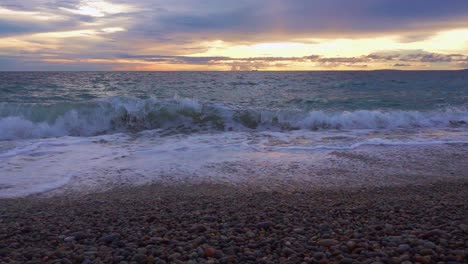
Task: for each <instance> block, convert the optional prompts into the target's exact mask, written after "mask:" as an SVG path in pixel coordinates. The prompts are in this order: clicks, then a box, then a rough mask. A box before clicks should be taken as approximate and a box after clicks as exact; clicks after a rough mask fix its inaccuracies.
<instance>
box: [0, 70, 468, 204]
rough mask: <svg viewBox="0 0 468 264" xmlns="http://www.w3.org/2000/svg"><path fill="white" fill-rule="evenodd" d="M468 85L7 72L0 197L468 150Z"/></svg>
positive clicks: (443, 76)
mask: <svg viewBox="0 0 468 264" xmlns="http://www.w3.org/2000/svg"><path fill="white" fill-rule="evenodd" d="M467 84H468V72H467V71H444V72H399V71H375V72H240V73H237V72H182V73H176V72H169V73H157V72H156V73H152V72H151V73H150V72H132V73H126V72H66V73H52V72H51V73H49V72H45V73H39V72H34V73H26V72H15V73H0V197H12V196H22V195H28V194H32V193H37V192H44V191H48V190H52V189H55V188H59V187H63V186H66V185H67V184H70V183H71V182H72V183H73V185H75V186H77V188H78V189H79V188H83V189H99V188H100V187H99V186H104V185H107V184H109V183H112V184H120V183H124V184H128V183H130V184H131V183H147V182H152V181H158V180H164V179H169V180H193V181H196V180H197V179H202V178H203V179H209V180H213V181H221V182H227V183H238V182H243V181H249V179H250V178H251V177H252V175H254V174H255V175H256V177H262V175H263V176H265V177H270V176H271V174H275V173H276V172H278V171H280V170H282V169H285V170H286V169H288V168H289V169H291V166H293V167H294V166H299V167H301V168H309V167H310V166H312V165H315V164H325V163H326V162H328V161H329V155H330V152H333V151H352V150H356V149H360V148H366V147H369V146H373V149H377V150H376V155H377V152H378V151H380V150H381V149H382V148H386V147H389V146H410V147H411V148H413V149H417V148H421V149H423V148H425V147H427V146H433V147H434V148H443V147H444V146H448V144H455V143H456V144H459V145H460V144H461V146H465V145H463V144H465V143H468V124H467V123H468V100H467V99H468V86H467ZM465 148H466V147H465ZM379 149H380V150H379ZM239 164H242V166H241V167H239ZM253 172H254V173H253ZM279 175H282V176H278V177H283V178H284V177H289V178H294V177H295V175H294V174H291V175H287V174H281V173H279Z"/></svg>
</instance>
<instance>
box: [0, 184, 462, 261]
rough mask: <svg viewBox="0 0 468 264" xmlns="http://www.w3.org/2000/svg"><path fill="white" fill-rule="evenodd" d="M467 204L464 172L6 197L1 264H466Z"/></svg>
mask: <svg viewBox="0 0 468 264" xmlns="http://www.w3.org/2000/svg"><path fill="white" fill-rule="evenodd" d="M466 200H468V181H467V179H466V178H463V177H462V178H461V179H454V180H452V181H443V182H441V181H439V182H433V183H421V184H410V185H408V186H387V187H375V186H374V187H372V186H369V187H328V188H325V187H321V188H302V189H298V190H289V191H287V190H284V191H281V190H271V191H262V190H260V189H255V188H241V187H233V186H227V185H222V184H207V183H205V184H180V185H172V186H167V185H160V184H154V185H146V186H139V187H122V188H116V189H112V190H109V191H105V192H101V193H91V194H84V195H82V196H71V195H68V196H67V195H65V196H55V197H49V198H41V199H38V197H34V196H30V197H27V198H15V199H3V200H0V220H1V225H0V260H1V262H6V263H10V262H11V263H14V262H28V261H30V263H40V262H53V261H55V260H57V261H60V262H61V263H100V262H104V263H108V262H120V261H126V262H127V263H236V262H242V263H277V262H281V263H300V262H305V263H367V262H369V263H371V262H372V261H381V262H384V263H409V262H405V261H411V262H420V263H436V262H450V261H451V262H452V263H463V262H464V261H466V260H467V255H468V251H467V250H466V243H467V242H466V240H465V238H466V236H467V234H468V225H467V219H466V216H467V206H466V204H465V203H464V201H466ZM124 263H125V262H124Z"/></svg>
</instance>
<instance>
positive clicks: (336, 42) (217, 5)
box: [0, 0, 468, 71]
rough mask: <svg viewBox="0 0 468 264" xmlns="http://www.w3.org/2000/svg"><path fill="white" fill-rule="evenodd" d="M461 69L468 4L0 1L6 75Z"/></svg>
mask: <svg viewBox="0 0 468 264" xmlns="http://www.w3.org/2000/svg"><path fill="white" fill-rule="evenodd" d="M464 68H468V1H467V0H446V1H442V0H236V1H232V0H229V1H225V0H132V1H130V0H128V1H124V0H0V71H37V70H38V71H44V70H51V71H56V70H121V71H176V70H183V71H197V70H213V71H218V70H220V71H230V70H236V71H237V70H245V71H250V70H376V69H399V70H453V69H464Z"/></svg>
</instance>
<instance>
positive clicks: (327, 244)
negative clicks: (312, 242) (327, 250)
mask: <svg viewBox="0 0 468 264" xmlns="http://www.w3.org/2000/svg"><path fill="white" fill-rule="evenodd" d="M338 243H339V242H338V241H337V240H335V239H321V240H319V241H318V242H317V244H318V245H320V246H322V247H331V246H334V245H336V244H338Z"/></svg>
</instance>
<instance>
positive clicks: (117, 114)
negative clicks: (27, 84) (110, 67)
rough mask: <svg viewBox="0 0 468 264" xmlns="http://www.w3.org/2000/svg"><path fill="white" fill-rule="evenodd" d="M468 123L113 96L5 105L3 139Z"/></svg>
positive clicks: (456, 112)
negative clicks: (157, 130)
mask: <svg viewBox="0 0 468 264" xmlns="http://www.w3.org/2000/svg"><path fill="white" fill-rule="evenodd" d="M460 126H463V127H464V126H467V127H468V107H466V106H461V107H452V108H443V109H436V110H432V111H403V110H358V111H321V110H317V111H310V112H303V111H297V110H258V109H240V108H237V107H235V106H230V105H222V104H212V103H202V102H198V101H196V100H193V99H185V98H174V99H171V100H159V99H154V98H152V99H136V98H129V97H113V98H106V99H101V100H96V101H89V102H81V103H57V104H21V103H0V140H14V139H23V138H47V137H59V136H94V135H101V134H112V133H117V132H140V131H144V130H151V129H162V130H163V131H167V133H196V132H202V131H257V130H258V131H265V130H272V131H284V130H299V129H308V130H326V129H353V130H354V129H392V128H417V127H430V128H437V127H440V128H444V127H460Z"/></svg>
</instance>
